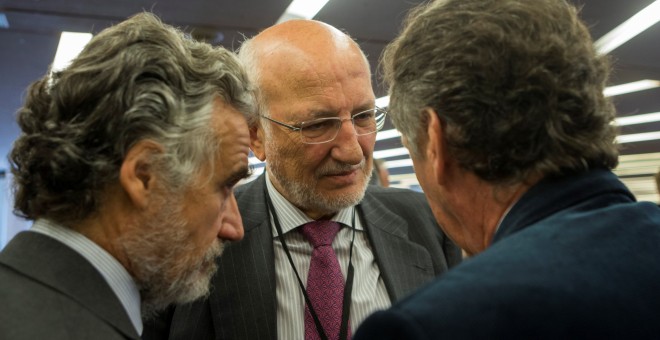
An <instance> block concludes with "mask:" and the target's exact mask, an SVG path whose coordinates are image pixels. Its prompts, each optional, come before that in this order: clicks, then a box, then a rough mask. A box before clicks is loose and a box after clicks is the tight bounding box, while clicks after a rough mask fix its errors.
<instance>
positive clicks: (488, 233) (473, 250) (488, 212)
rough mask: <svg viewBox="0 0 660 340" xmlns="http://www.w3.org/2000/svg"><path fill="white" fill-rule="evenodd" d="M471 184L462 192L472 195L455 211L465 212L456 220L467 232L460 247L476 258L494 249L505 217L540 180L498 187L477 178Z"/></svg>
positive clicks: (465, 198) (460, 203)
mask: <svg viewBox="0 0 660 340" xmlns="http://www.w3.org/2000/svg"><path fill="white" fill-rule="evenodd" d="M470 182H472V183H470V184H469V185H467V186H464V187H463V189H462V191H463V192H467V193H469V194H467V195H463V196H462V197H460V198H459V199H458V200H457V203H458V204H459V205H461V206H462V207H461V208H459V209H456V211H460V212H463V213H462V216H457V217H458V218H459V220H460V221H461V224H462V225H463V226H462V228H464V230H466V231H467V232H466V235H465V239H464V240H463V241H464V242H463V243H464V244H463V245H461V246H462V247H463V248H464V249H465V251H466V252H467V253H468V254H469V255H474V254H477V253H480V252H482V251H483V250H485V249H486V248H488V247H489V246H490V245H491V243H492V242H493V237H494V236H495V232H496V231H497V228H498V226H499V223H500V221H501V220H502V218H503V217H504V214H505V213H506V212H507V211H508V210H509V208H511V207H512V206H513V205H514V204H515V203H516V202H517V201H518V199H519V198H520V197H521V196H522V195H523V194H524V193H525V192H527V190H528V189H529V188H530V187H531V186H532V185H533V184H534V183H536V182H537V180H534V181H525V182H521V183H516V184H513V185H507V186H496V185H492V184H490V183H488V182H485V181H482V180H481V179H479V178H477V177H476V176H474V178H473V179H472V180H471V181H470Z"/></svg>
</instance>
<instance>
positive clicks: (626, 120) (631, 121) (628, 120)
mask: <svg viewBox="0 0 660 340" xmlns="http://www.w3.org/2000/svg"><path fill="white" fill-rule="evenodd" d="M614 121H615V124H616V125H618V126H626V125H635V124H642V123H652V122H658V121H660V112H654V113H646V114H642V115H636V116H628V117H619V118H616V119H615V120H614Z"/></svg>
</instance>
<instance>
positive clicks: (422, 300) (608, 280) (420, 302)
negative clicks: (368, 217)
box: [354, 170, 660, 340]
mask: <svg viewBox="0 0 660 340" xmlns="http://www.w3.org/2000/svg"><path fill="white" fill-rule="evenodd" d="M440 338H442V339H516V338H529V339H538V338H551V339H564V338H621V339H622V338H631V339H639V338H656V339H657V338H660V209H659V208H658V206H657V205H655V204H653V203H650V202H644V203H637V202H635V199H634V197H633V195H632V194H631V193H630V192H629V191H628V190H627V189H626V188H625V186H624V185H623V184H622V183H621V182H620V181H619V180H618V179H617V178H616V176H615V175H614V174H612V173H611V172H609V171H605V170H595V171H591V172H588V173H583V174H579V175H573V176H568V177H563V178H554V179H545V180H543V181H542V182H540V183H539V184H537V185H535V186H534V187H532V188H531V189H530V190H529V191H528V192H527V193H525V194H524V195H523V196H522V197H521V199H520V200H519V201H518V202H517V203H516V204H515V205H514V207H513V208H512V209H511V211H510V212H509V213H508V214H507V215H506V217H505V219H504V220H503V221H502V224H501V225H500V228H499V229H498V231H497V233H496V234H495V237H494V242H493V244H492V246H491V247H489V248H488V249H487V250H486V251H484V252H482V253H481V254H479V255H477V256H475V257H473V258H472V259H469V260H466V261H464V262H463V264H461V265H459V266H457V267H455V268H454V269H452V270H450V271H449V272H448V273H446V274H445V275H444V276H442V277H440V278H439V279H437V280H435V281H434V282H433V283H431V284H430V285H428V286H426V287H424V288H423V289H421V290H420V291H418V292H416V293H415V294H413V295H412V296H410V297H409V298H407V299H405V300H403V301H402V302H401V303H398V304H396V305H395V306H393V307H392V308H391V309H389V310H388V311H382V312H378V313H376V314H374V315H372V316H371V317H369V318H368V319H367V320H366V321H365V322H364V323H363V324H362V326H361V327H360V328H359V329H358V331H357V334H356V336H355V337H354V339H355V340H364V339H440Z"/></svg>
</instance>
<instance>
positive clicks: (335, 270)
mask: <svg viewBox="0 0 660 340" xmlns="http://www.w3.org/2000/svg"><path fill="white" fill-rule="evenodd" d="M339 229H341V226H340V225H339V223H337V222H333V221H314V222H309V223H307V224H305V225H303V226H302V227H301V228H300V232H301V233H302V234H303V236H304V237H305V238H306V239H307V241H308V242H309V243H311V244H312V246H313V247H314V250H313V251H312V258H311V261H310V263H309V275H308V276H307V294H308V296H309V299H310V301H311V303H312V305H313V306H314V311H315V312H316V314H317V315H318V318H319V320H320V321H321V325H323V329H324V331H325V333H326V335H327V336H328V339H331V340H334V339H337V338H338V337H339V328H340V326H341V313H342V304H343V297H344V276H343V275H342V273H341V268H340V267H339V261H338V260H337V255H336V254H335V251H334V250H333V249H332V240H333V239H334V238H335V235H337V232H339ZM347 333H348V338H349V339H350V334H351V332H350V325H349V331H348V332H347ZM316 339H320V337H319V332H317V330H316V325H315V324H314V319H313V318H312V315H311V313H310V312H309V306H307V305H305V340H316Z"/></svg>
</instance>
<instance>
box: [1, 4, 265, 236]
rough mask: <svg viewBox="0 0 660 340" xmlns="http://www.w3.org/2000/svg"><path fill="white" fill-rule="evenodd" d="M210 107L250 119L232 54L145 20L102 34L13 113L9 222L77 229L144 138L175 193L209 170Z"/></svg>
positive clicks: (246, 88)
mask: <svg viewBox="0 0 660 340" xmlns="http://www.w3.org/2000/svg"><path fill="white" fill-rule="evenodd" d="M215 98H221V99H223V100H224V101H225V102H227V103H229V104H231V105H232V106H234V107H236V108H237V109H238V110H239V111H241V112H243V113H244V114H247V113H249V112H251V111H253V110H254V108H253V106H254V99H253V95H252V89H251V88H250V85H249V83H248V80H247V77H246V75H245V73H244V71H243V68H242V67H241V66H240V64H239V62H238V61H237V59H236V57H235V56H234V54H233V53H231V52H229V51H227V50H225V49H223V48H214V47H212V46H210V45H208V44H206V43H202V42H197V41H194V40H192V39H190V38H188V37H187V36H186V35H184V34H183V33H182V32H180V31H179V30H177V29H175V28H174V27H171V26H168V25H165V24H163V23H162V22H161V21H160V20H159V19H158V18H157V17H156V16H154V15H153V14H150V13H141V14H138V15H136V16H134V17H132V18H130V19H128V20H126V21H124V22H122V23H120V24H118V25H116V26H113V27H110V28H108V29H106V30H104V31H102V32H101V33H100V34H98V35H97V36H95V37H94V38H93V39H92V40H91V41H90V42H89V44H88V45H87V46H86V47H85V49H84V50H83V51H82V53H81V54H80V55H79V56H78V57H77V58H76V59H75V60H74V61H73V62H72V63H71V65H70V66H69V67H68V68H66V69H64V70H62V71H60V72H55V73H53V74H52V77H51V76H45V77H43V78H42V79H40V80H38V81H36V82H35V83H33V84H32V85H31V86H30V88H29V90H28V93H27V97H26V100H25V103H24V106H23V107H22V108H20V109H19V111H18V118H17V120H18V124H19V126H20V127H21V129H22V134H21V135H20V136H19V138H18V139H17V140H16V142H15V143H14V146H13V149H12V151H11V153H10V157H9V158H10V163H11V171H12V173H13V175H14V192H15V206H14V207H15V211H16V213H17V214H19V215H22V216H24V217H26V218H28V219H36V218H40V217H46V218H50V219H52V220H54V221H58V222H61V223H65V222H70V221H80V220H81V219H83V218H85V217H86V216H88V215H89V214H91V213H92V212H94V211H95V210H96V209H98V206H99V203H100V199H101V197H100V193H101V192H102V191H103V189H104V188H105V187H106V186H107V185H108V184H110V183H113V182H116V180H117V179H118V175H119V168H120V166H121V164H122V161H123V159H124V157H125V155H126V153H127V151H128V150H129V149H130V148H131V147H132V146H133V145H134V144H135V143H136V142H138V141H140V140H144V139H150V140H153V141H155V142H156V143H159V144H161V145H162V146H163V148H164V149H165V152H164V153H163V154H162V156H160V158H159V159H156V161H157V162H159V164H162V165H163V166H162V167H161V168H162V171H163V175H164V176H165V177H166V179H167V180H168V185H169V186H170V187H171V188H172V190H176V189H177V188H181V187H182V186H184V185H186V184H187V183H188V181H189V180H190V178H191V177H192V176H191V174H194V173H196V172H197V171H199V168H200V167H201V166H202V165H203V164H208V163H207V162H209V161H210V162H211V164H212V163H213V162H212V161H213V159H212V158H213V157H214V155H215V154H216V152H215V151H217V150H216V148H217V143H216V142H215V139H216V137H215V135H214V133H213V130H212V129H211V127H210V124H209V121H210V118H211V113H212V110H213V101H214V99H215ZM209 158H211V159H209Z"/></svg>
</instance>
